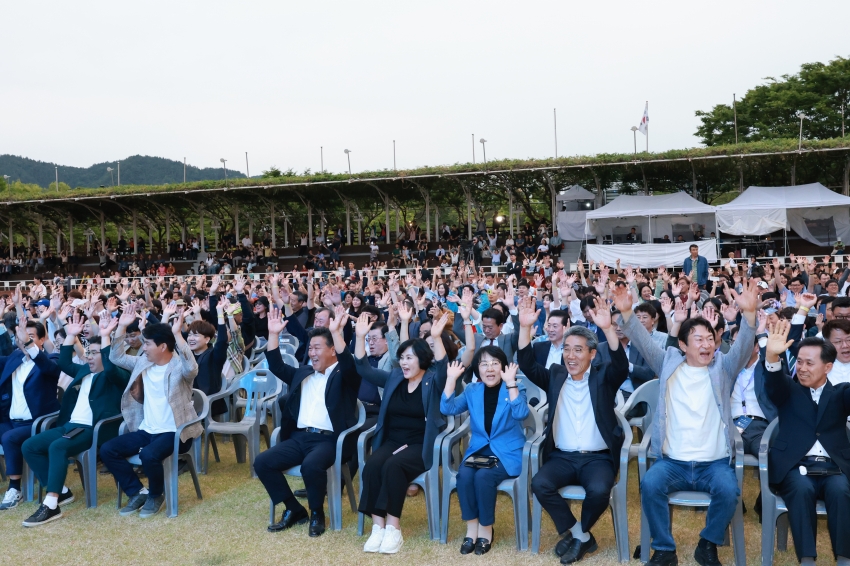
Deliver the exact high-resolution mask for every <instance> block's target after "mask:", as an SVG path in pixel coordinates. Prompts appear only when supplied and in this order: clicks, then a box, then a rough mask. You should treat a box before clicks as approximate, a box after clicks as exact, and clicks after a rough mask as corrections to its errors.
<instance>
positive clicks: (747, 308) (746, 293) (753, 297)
mask: <svg viewBox="0 0 850 566" xmlns="http://www.w3.org/2000/svg"><path fill="white" fill-rule="evenodd" d="M731 292H732V296H733V297H735V303H736V304H737V305H738V308H739V309H741V311H742V312H744V313H753V314H755V312H756V309H757V308H758V299H759V296H758V286H757V284H756V282H755V280H754V279H750V280H749V281H747V282H746V284H745V285H744V288H743V289H741V292H740V293H738V292H737V291H735V290H734V289H732V291H731Z"/></svg>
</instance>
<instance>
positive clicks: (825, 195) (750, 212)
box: [717, 183, 850, 246]
mask: <svg viewBox="0 0 850 566" xmlns="http://www.w3.org/2000/svg"><path fill="white" fill-rule="evenodd" d="M848 207H850V197H846V196H844V195H841V194H838V193H836V192H834V191H831V190H829V189H828V188H826V187H824V186H823V185H821V184H820V183H811V184H808V185H797V186H794V187H749V188H748V189H747V190H746V191H744V192H743V193H741V195H740V196H739V197H738V198H736V199H735V200H733V201H732V202H730V203H728V204H723V205H720V206H718V207H717V226H718V228H719V229H720V231H721V232H724V233H726V234H733V235H736V236H761V235H764V234H770V233H771V232H776V231H778V230H785V231H787V230H788V229H791V230H794V232H796V233H797V234H798V235H799V236H800V237H801V238H803V239H804V240H807V241H809V242H811V243H813V244H817V245H819V246H830V245H832V244H833V243H834V242H835V240H836V239H837V238H840V239H841V240H844V241H846V240H850V208H848Z"/></svg>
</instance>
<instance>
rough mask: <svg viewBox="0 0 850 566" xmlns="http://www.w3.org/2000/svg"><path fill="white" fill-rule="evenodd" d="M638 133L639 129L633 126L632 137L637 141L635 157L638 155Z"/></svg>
mask: <svg viewBox="0 0 850 566" xmlns="http://www.w3.org/2000/svg"><path fill="white" fill-rule="evenodd" d="M637 131H638V127H637V126H632V137H633V138H634V141H635V155H637Z"/></svg>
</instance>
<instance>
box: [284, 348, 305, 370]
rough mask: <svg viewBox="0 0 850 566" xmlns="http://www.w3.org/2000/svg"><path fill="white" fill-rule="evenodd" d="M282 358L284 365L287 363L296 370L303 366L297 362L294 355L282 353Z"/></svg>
mask: <svg viewBox="0 0 850 566" xmlns="http://www.w3.org/2000/svg"><path fill="white" fill-rule="evenodd" d="M280 357H281V358H283V363H285V364H286V365H288V366H289V367H294V368H295V369H298V368H299V367H300V366H301V364H299V363H298V360H296V359H295V356H293V355H292V354H287V353H284V352H281V353H280Z"/></svg>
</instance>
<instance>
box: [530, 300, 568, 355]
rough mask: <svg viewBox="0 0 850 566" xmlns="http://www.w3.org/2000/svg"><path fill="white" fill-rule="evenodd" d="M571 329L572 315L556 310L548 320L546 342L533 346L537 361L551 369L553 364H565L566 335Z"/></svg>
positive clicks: (542, 341)
mask: <svg viewBox="0 0 850 566" xmlns="http://www.w3.org/2000/svg"><path fill="white" fill-rule="evenodd" d="M569 327H570V313H568V312H567V311H562V310H554V311H552V312H550V313H549V318H547V319H546V327H545V330H546V340H545V341H544V340H541V341H540V342H535V343H534V344H532V348H533V349H534V359H535V361H536V362H537V363H538V364H540V365H542V366H543V367H545V368H546V369H549V367H550V366H551V365H552V364H563V363H564V333H565V332H566V331H567V329H569Z"/></svg>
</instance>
